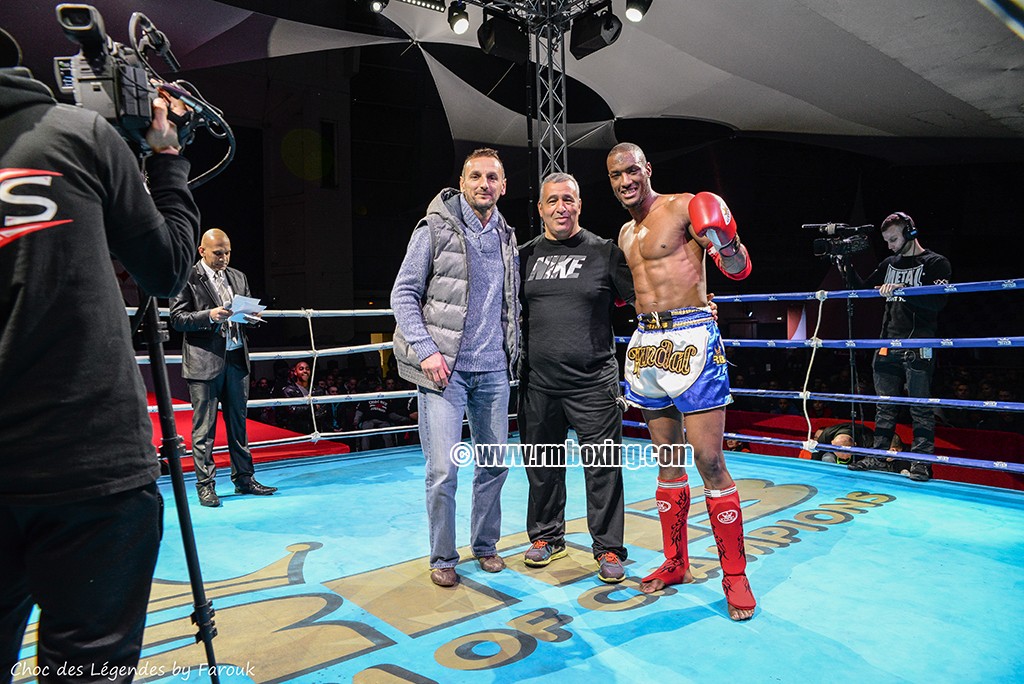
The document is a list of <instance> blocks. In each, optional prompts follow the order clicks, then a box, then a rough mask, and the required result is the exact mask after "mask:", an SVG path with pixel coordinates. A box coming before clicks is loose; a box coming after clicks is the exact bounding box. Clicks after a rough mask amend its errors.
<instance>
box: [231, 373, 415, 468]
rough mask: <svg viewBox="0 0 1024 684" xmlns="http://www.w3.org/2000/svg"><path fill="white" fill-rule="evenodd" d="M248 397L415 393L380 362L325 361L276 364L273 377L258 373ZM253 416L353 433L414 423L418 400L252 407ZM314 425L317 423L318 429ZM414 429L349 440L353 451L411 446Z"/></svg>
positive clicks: (296, 427) (290, 426) (298, 427)
mask: <svg viewBox="0 0 1024 684" xmlns="http://www.w3.org/2000/svg"><path fill="white" fill-rule="evenodd" d="M252 377H253V379H252V383H251V386H250V388H249V399H250V400H255V399H277V398H294V397H307V396H313V397H319V396H333V395H339V394H341V395H345V394H369V395H373V394H376V393H380V392H398V391H409V390H412V389H414V388H413V387H412V385H410V384H409V383H408V382H406V381H404V380H402V379H401V378H399V377H398V374H397V373H396V372H395V371H394V369H393V368H389V369H388V370H387V371H386V372H382V369H381V367H380V365H379V364H365V365H363V364H360V365H350V366H345V367H340V366H339V363H338V361H337V360H336V359H324V360H322V361H321V362H319V363H318V364H316V365H314V364H313V363H312V362H311V361H306V360H301V361H298V362H295V363H293V364H289V363H288V362H287V361H284V360H278V361H275V362H274V365H273V370H272V373H271V375H270V376H267V375H260V374H259V373H253V376H252ZM249 418H250V419H252V420H257V421H259V422H262V423H265V424H267V425H274V426H277V427H281V428H284V429H286V430H291V431H293V432H298V433H301V434H310V433H312V432H313V431H314V428H315V430H316V431H317V432H320V433H325V432H350V431H354V430H368V429H375V428H390V427H401V426H405V425H414V424H415V423H416V422H417V421H416V419H417V414H416V399H415V397H391V398H388V397H373V396H370V397H367V398H365V399H361V400H360V401H346V402H336V403H321V404H315V405H314V407H313V410H312V411H310V408H309V406H302V405H299V406H295V405H289V406H272V407H253V408H250V409H249ZM314 421H315V425H314ZM416 441H417V438H416V432H415V430H410V431H397V432H391V433H384V434H379V435H363V436H356V437H354V438H353V439H351V440H346V444H348V445H349V447H350V448H351V449H352V450H353V451H356V450H366V449H370V448H374V447H375V446H376V447H380V446H385V447H389V446H395V445H396V444H412V443H415V442H416Z"/></svg>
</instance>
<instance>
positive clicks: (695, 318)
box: [625, 307, 732, 414]
mask: <svg viewBox="0 0 1024 684" xmlns="http://www.w3.org/2000/svg"><path fill="white" fill-rule="evenodd" d="M625 376H626V397H625V398H626V401H627V402H629V403H630V404H632V405H633V406H637V407H639V408H642V409H649V410H657V409H663V408H668V407H669V406H672V405H674V406H675V407H676V408H677V409H679V412H680V413H683V414H686V413H696V412H698V411H707V410H708V409H713V408H719V407H721V406H725V405H727V404H730V403H732V395H730V394H729V367H728V365H727V364H726V360H725V347H724V345H723V344H722V338H721V335H720V334H719V332H718V325H717V324H716V323H715V321H714V319H713V318H712V317H711V309H710V308H707V307H705V308H699V309H698V308H682V309H672V310H671V311H660V312H656V313H643V314H639V315H638V316H637V329H636V332H635V333H633V337H632V338H631V339H630V340H629V347H628V349H627V350H626V369H625Z"/></svg>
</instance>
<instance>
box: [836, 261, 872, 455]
mask: <svg viewBox="0 0 1024 684" xmlns="http://www.w3.org/2000/svg"><path fill="white" fill-rule="evenodd" d="M831 259H832V263H834V264H835V265H836V268H838V269H839V273H840V274H841V275H842V276H843V282H844V283H845V284H846V287H847V289H850V290H853V289H856V287H857V284H856V283H855V282H854V280H853V266H851V265H850V261H849V257H848V256H847V255H845V254H834V255H832V257H831ZM846 332H847V337H846V339H848V340H852V339H853V298H852V297H847V298H846ZM848 351H849V356H850V394H851V395H854V394H857V357H856V349H854V348H852V347H851V348H850V349H849V350H848ZM857 414H858V406H857V402H855V401H853V400H852V399H851V400H850V434H851V436H852V437H853V440H854V443H856V441H857V435H858V434H859V432H860V431H858V429H857V417H858V416H857ZM860 419H861V420H862V421H863V420H864V414H863V411H860Z"/></svg>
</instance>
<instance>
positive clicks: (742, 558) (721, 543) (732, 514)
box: [704, 485, 757, 610]
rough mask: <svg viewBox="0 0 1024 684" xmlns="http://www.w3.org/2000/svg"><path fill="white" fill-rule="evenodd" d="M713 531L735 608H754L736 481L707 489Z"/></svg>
mask: <svg viewBox="0 0 1024 684" xmlns="http://www.w3.org/2000/svg"><path fill="white" fill-rule="evenodd" d="M704 501H705V502H706V503H707V507H708V517H709V519H710V521H711V531H712V532H713V533H714V535H715V543H716V544H717V545H718V558H719V560H720V561H721V563H722V589H723V590H724V591H725V599H726V600H727V601H728V602H729V605H731V606H732V607H734V608H738V609H740V610H753V609H754V607H755V606H756V605H757V602H756V601H755V600H754V595H753V593H751V591H750V583H749V582H747V556H746V551H745V550H744V548H743V511H742V510H741V508H740V495H739V493H737V491H736V486H735V485H733V486H732V487H729V488H728V489H725V490H722V491H721V492H717V491H713V490H705V492H704Z"/></svg>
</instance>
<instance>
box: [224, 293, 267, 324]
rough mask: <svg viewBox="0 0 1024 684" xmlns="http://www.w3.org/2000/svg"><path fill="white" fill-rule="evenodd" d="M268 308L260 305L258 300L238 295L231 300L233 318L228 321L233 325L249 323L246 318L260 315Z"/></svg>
mask: <svg viewBox="0 0 1024 684" xmlns="http://www.w3.org/2000/svg"><path fill="white" fill-rule="evenodd" d="M266 308H267V307H265V306H262V305H261V304H260V300H258V299H253V298H252V297H243V296H242V295H237V294H236V295H235V298H234V299H232V300H231V306H230V309H231V318H229V319H228V320H229V321H231V322H232V323H248V322H249V321H248V320H247V319H246V316H252V315H255V314H258V313H260V312H261V311H263V310H264V309H266Z"/></svg>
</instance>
